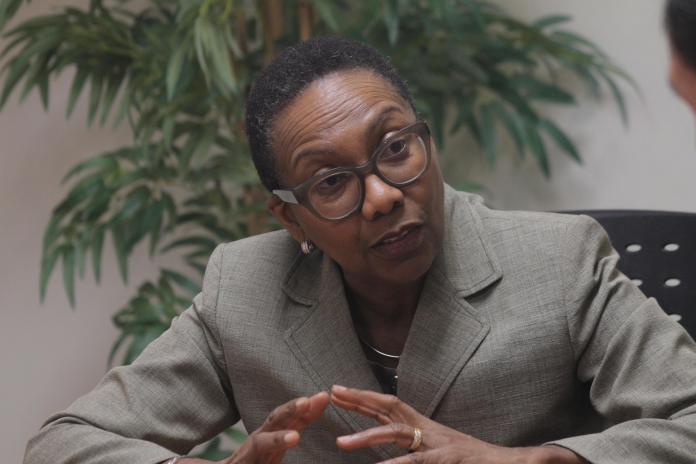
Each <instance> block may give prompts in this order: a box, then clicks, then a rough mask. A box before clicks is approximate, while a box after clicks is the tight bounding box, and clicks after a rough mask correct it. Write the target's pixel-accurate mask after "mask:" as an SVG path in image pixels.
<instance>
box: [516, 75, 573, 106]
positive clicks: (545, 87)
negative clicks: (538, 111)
mask: <svg viewBox="0 0 696 464" xmlns="http://www.w3.org/2000/svg"><path fill="white" fill-rule="evenodd" d="M512 83H513V85H515V86H516V87H517V88H518V89H519V91H520V92H521V93H522V94H523V95H524V96H526V97H527V98H530V99H535V100H545V101H548V102H553V103H562V104H574V103H575V97H573V95H571V94H570V93H568V92H567V91H566V90H564V89H562V88H561V87H559V86H557V85H554V84H549V83H546V82H543V81H541V80H539V79H536V78H534V77H532V76H530V75H527V74H520V75H517V76H515V77H513V78H512Z"/></svg>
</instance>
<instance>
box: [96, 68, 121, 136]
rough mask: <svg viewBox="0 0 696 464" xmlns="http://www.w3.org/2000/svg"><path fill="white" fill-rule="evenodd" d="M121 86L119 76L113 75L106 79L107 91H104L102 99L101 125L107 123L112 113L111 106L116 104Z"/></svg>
mask: <svg viewBox="0 0 696 464" xmlns="http://www.w3.org/2000/svg"><path fill="white" fill-rule="evenodd" d="M120 88H121V81H120V80H119V78H118V76H111V77H110V78H109V79H107V81H106V91H105V93H104V98H103V99H102V101H101V118H100V121H99V125H100V126H102V127H103V126H104V124H106V120H107V119H108V117H109V113H111V108H112V107H113V106H114V101H115V100H116V95H118V91H119V89H120Z"/></svg>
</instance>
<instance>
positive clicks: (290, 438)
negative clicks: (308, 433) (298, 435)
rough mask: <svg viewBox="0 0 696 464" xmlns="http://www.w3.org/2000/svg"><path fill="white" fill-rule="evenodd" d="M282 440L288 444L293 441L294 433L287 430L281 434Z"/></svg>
mask: <svg viewBox="0 0 696 464" xmlns="http://www.w3.org/2000/svg"><path fill="white" fill-rule="evenodd" d="M283 440H285V443H286V444H288V445H289V444H290V443H292V442H293V441H295V433H294V432H288V433H286V434H285V435H284V436H283Z"/></svg>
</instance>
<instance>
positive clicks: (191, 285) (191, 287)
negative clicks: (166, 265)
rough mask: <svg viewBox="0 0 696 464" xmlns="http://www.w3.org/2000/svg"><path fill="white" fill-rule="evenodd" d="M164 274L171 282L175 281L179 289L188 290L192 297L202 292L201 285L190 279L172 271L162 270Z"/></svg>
mask: <svg viewBox="0 0 696 464" xmlns="http://www.w3.org/2000/svg"><path fill="white" fill-rule="evenodd" d="M162 274H163V275H164V276H165V277H166V278H167V279H170V280H173V281H174V282H175V283H176V284H177V285H178V286H179V287H181V288H183V289H184V290H186V291H187V292H188V293H189V294H190V295H191V296H194V295H196V294H197V293H199V292H200V291H201V286H200V284H198V283H196V282H194V281H193V280H192V279H190V278H189V277H187V276H185V275H184V274H181V273H180V272H177V271H174V270H172V269H162Z"/></svg>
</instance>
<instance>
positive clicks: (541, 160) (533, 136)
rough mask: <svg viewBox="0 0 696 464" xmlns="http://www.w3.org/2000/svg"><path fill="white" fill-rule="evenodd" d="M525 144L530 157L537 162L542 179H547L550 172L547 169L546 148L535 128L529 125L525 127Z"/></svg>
mask: <svg viewBox="0 0 696 464" xmlns="http://www.w3.org/2000/svg"><path fill="white" fill-rule="evenodd" d="M525 129H526V134H527V143H528V145H529V149H530V150H531V152H532V155H533V156H534V158H535V159H536V161H537V164H538V165H539V167H540V168H541V172H543V173H544V177H546V178H548V177H549V176H550V175H551V170H550V168H549V159H548V156H547V155H546V147H545V146H544V141H543V140H542V139H541V137H540V136H539V132H538V131H537V129H536V127H534V126H533V125H531V124H527V125H526V128H525Z"/></svg>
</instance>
